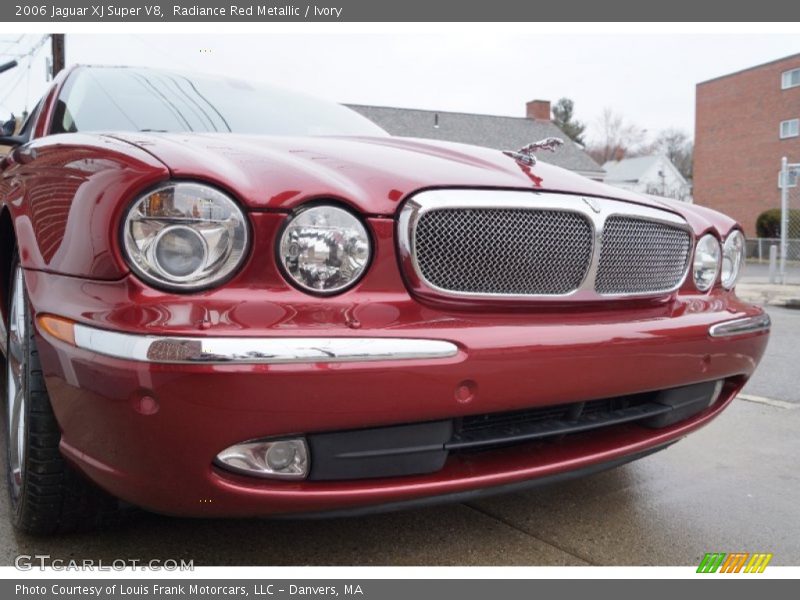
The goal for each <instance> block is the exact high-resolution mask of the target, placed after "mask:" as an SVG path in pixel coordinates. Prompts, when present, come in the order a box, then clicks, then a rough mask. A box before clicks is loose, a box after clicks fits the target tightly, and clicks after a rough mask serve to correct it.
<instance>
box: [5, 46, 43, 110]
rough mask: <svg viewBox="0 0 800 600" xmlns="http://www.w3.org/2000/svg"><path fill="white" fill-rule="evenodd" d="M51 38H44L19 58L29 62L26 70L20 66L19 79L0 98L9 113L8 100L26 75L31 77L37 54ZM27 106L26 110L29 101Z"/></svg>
mask: <svg viewBox="0 0 800 600" xmlns="http://www.w3.org/2000/svg"><path fill="white" fill-rule="evenodd" d="M22 37H24V36H22ZM49 38H50V36H49V35H44V36H42V38H41V39H40V40H39V41H38V42H36V43H35V44H33V45H32V46H31V47H30V48H29V49H28V50H27V51H26V52H24V53H22V54H21V55H20V56H19V60H20V62H21V61H23V60H27V61H28V62H27V64H26V65H25V68H23V65H22V64H20V65H19V67H20V74H19V77H17V79H16V80H15V81H14V83H13V84H11V87H9V88H8V91H7V92H6V93H5V95H3V97H2V98H0V105H2V106H4V107H6V109H8V110H9V111H10V109H9V108H8V107H7V106H6V104H5V102H6V100H8V99H9V97H11V94H12V93H14V90H15V89H16V88H17V86H19V84H20V83H22V80H23V79H24V78H25V77H26V75H27V76H30V67H31V64H32V63H33V59H34V57H35V56H36V53H37V52H38V51H39V50H40V49H41V48H42V46H44V43H45V42H46V41H47V40H48V39H49ZM29 83H30V81H29ZM25 104H26V108H27V99H26V101H25Z"/></svg>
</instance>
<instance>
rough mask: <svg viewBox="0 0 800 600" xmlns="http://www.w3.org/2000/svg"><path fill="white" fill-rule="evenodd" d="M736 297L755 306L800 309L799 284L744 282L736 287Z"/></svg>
mask: <svg viewBox="0 0 800 600" xmlns="http://www.w3.org/2000/svg"><path fill="white" fill-rule="evenodd" d="M736 295H737V296H739V297H740V298H741V299H742V300H745V301H747V302H752V303H753V304H769V305H771V306H790V307H791V308H800V285H797V284H786V285H778V284H775V283H757V282H746V281H743V282H740V283H738V284H737V285H736Z"/></svg>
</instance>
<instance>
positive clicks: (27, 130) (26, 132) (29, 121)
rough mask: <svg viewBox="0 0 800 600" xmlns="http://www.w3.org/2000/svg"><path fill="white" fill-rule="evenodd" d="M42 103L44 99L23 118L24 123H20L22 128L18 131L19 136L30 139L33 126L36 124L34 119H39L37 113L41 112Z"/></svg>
mask: <svg viewBox="0 0 800 600" xmlns="http://www.w3.org/2000/svg"><path fill="white" fill-rule="evenodd" d="M43 103H44V98H42V99H41V100H39V102H37V104H36V106H34V107H33V110H32V111H31V112H30V113H28V116H27V117H25V121H24V122H23V123H22V127H21V128H20V130H19V135H21V136H24V137H30V135H31V133H33V124H34V123H36V119H38V118H39V111H40V110H42V104H43Z"/></svg>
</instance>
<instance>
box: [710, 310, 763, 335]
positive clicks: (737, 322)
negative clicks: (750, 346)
mask: <svg viewBox="0 0 800 600" xmlns="http://www.w3.org/2000/svg"><path fill="white" fill-rule="evenodd" d="M771 325H772V321H771V319H770V318H769V315H768V314H767V313H762V314H760V315H756V316H755V317H744V318H742V319H732V320H730V321H723V322H722V323H716V324H714V325H712V326H711V327H709V328H708V335H710V336H711V337H729V336H732V335H745V334H748V333H760V332H765V331H769V329H770V327H771Z"/></svg>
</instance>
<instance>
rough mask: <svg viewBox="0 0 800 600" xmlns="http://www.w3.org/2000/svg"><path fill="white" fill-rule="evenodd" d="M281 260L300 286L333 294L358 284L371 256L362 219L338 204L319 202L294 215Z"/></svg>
mask: <svg viewBox="0 0 800 600" xmlns="http://www.w3.org/2000/svg"><path fill="white" fill-rule="evenodd" d="M278 253H279V255H280V256H279V260H280V263H281V264H282V265H283V268H284V270H285V271H286V273H287V274H288V276H289V278H290V279H291V280H292V281H293V282H294V283H295V284H297V285H298V286H299V287H300V288H302V289H304V290H308V291H311V292H317V293H322V294H332V293H335V292H341V291H342V290H345V289H347V288H348V287H350V286H352V285H354V284H355V283H356V282H357V281H358V280H359V278H360V277H361V276H362V275H363V274H364V270H365V269H366V268H367V264H368V263H369V258H370V240H369V235H367V230H366V229H365V228H364V225H363V224H362V223H361V221H360V220H359V219H358V218H356V217H355V216H354V215H352V214H351V213H349V212H348V211H346V210H344V209H342V208H337V207H335V206H315V207H313V208H309V209H306V210H304V211H302V212H300V213H298V214H297V215H296V216H294V217H293V218H292V219H291V220H290V221H289V223H288V224H287V225H286V228H285V229H284V230H283V234H282V235H281V239H280V244H279V248H278Z"/></svg>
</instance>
